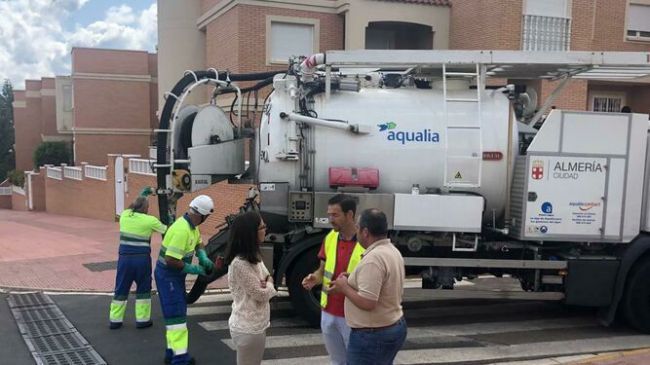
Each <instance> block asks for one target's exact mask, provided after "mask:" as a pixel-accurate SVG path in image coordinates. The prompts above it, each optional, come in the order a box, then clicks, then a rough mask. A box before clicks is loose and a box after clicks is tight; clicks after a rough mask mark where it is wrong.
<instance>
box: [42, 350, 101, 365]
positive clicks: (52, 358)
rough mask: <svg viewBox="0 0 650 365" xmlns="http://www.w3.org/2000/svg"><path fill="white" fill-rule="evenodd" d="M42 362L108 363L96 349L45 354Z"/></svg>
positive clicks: (59, 364)
mask: <svg viewBox="0 0 650 365" xmlns="http://www.w3.org/2000/svg"><path fill="white" fill-rule="evenodd" d="M42 364H47V365H89V364H104V365H105V364H106V362H105V361H104V360H103V359H102V358H101V357H100V356H99V354H97V352H95V350H92V349H91V350H90V351H89V350H80V351H74V352H72V351H69V352H60V353H52V354H46V355H43V362H42Z"/></svg>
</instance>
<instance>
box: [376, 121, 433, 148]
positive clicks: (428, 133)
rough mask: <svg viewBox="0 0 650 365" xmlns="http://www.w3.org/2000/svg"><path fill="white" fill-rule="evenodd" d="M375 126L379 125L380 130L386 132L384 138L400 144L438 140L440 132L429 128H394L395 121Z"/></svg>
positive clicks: (395, 126) (395, 125)
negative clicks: (420, 129)
mask: <svg viewBox="0 0 650 365" xmlns="http://www.w3.org/2000/svg"><path fill="white" fill-rule="evenodd" d="M377 126H378V127H379V131H380V132H387V133H386V139H387V140H389V141H393V142H395V141H396V142H399V143H401V144H406V143H409V142H428V143H438V142H440V134H438V132H433V131H432V130H431V129H426V128H425V129H423V130H422V131H400V130H394V129H395V128H397V123H395V122H387V123H382V124H377Z"/></svg>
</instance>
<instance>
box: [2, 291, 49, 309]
mask: <svg viewBox="0 0 650 365" xmlns="http://www.w3.org/2000/svg"><path fill="white" fill-rule="evenodd" d="M7 301H8V302H9V308H12V309H14V308H24V307H40V306H44V305H54V302H53V301H52V299H50V297H48V296H46V295H43V293H27V294H13V295H10V296H9V297H8V298H7Z"/></svg>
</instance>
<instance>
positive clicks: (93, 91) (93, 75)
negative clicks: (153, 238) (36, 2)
mask: <svg viewBox="0 0 650 365" xmlns="http://www.w3.org/2000/svg"><path fill="white" fill-rule="evenodd" d="M71 71H72V72H71V76H57V77H56V78H42V79H41V80H26V81H25V90H15V91H14V104H13V106H14V115H15V129H16V142H15V149H16V169H18V170H22V171H29V170H32V169H33V168H34V166H33V162H32V158H33V154H34V150H35V149H36V147H37V146H38V145H39V144H40V143H41V142H51V141H64V142H69V143H71V144H72V147H73V159H74V161H75V163H77V164H79V163H81V162H88V163H91V164H105V163H106V156H107V154H110V153H120V154H139V155H142V156H148V154H149V145H150V144H151V135H152V129H153V128H155V126H156V125H157V124H158V121H157V118H156V110H157V109H158V101H157V98H156V94H157V92H158V86H157V59H156V55H155V54H151V53H148V52H146V51H124V50H108V49H92V48H73V49H72V70H71Z"/></svg>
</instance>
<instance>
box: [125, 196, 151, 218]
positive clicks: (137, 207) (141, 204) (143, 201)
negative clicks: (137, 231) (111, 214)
mask: <svg viewBox="0 0 650 365" xmlns="http://www.w3.org/2000/svg"><path fill="white" fill-rule="evenodd" d="M147 208H149V201H147V198H143V197H141V196H140V197H138V198H137V199H135V200H134V201H133V203H131V205H129V209H131V211H132V212H133V213H143V214H144V213H146V212H147Z"/></svg>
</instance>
